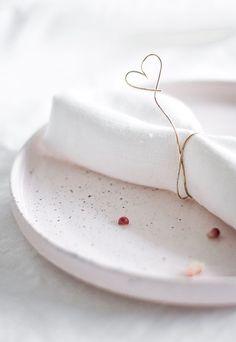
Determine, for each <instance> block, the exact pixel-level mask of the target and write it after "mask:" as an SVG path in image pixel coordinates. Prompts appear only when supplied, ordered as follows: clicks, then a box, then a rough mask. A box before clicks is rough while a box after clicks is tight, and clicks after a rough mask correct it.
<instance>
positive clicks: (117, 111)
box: [45, 89, 236, 228]
mask: <svg viewBox="0 0 236 342" xmlns="http://www.w3.org/2000/svg"><path fill="white" fill-rule="evenodd" d="M131 90H132V89H131ZM148 95H150V94H146V93H145V94H143V93H142V94H139V95H138V96H137V93H135V94H134V93H133V94H132V93H131V92H130V89H129V92H128V94H127V91H126V92H125V93H123V94H118V93H114V94H110V93H108V94H106V96H105V97H102V96H100V97H99V96H98V97H97V99H96V100H95V97H94V96H91V97H90V98H89V97H86V96H85V95H81V97H80V96H79V95H78V94H75V95H74V96H73V95H64V96H58V97H55V98H54V101H53V107H52V113H51V119H50V122H49V124H48V127H47V130H46V133H45V143H46V144H47V148H48V150H49V151H50V153H52V154H53V156H55V157H58V158H61V159H64V160H67V161H70V162H73V163H75V164H78V165H81V166H84V167H86V168H89V169H91V170H93V171H96V172H100V173H102V174H104V175H107V176H111V177H114V178H118V179H121V180H123V181H127V182H131V183H136V184H141V185H145V186H150V187H157V188H161V189H166V190H170V191H174V192H176V175H177V170H178V156H177V154H176V141H175V138H174V135H173V131H172V128H171V127H170V126H169V125H168V123H167V122H166V120H165V119H164V118H163V117H162V115H161V113H158V111H157V109H156V107H155V106H154V105H153V104H152V103H151V102H150V101H148V100H147V96H148ZM158 98H159V101H160V103H161V105H162V106H163V107H164V108H165V109H166V111H168V113H172V116H171V118H172V120H173V121H174V124H175V126H176V127H177V129H178V134H179V138H180V141H181V142H183V141H184V140H185V139H186V137H187V136H189V134H191V132H197V133H198V134H196V135H195V136H193V137H192V139H191V140H190V141H189V143H188V144H187V145H186V148H185V154H184V162H185V169H186V178H187V183H188V190H189V192H190V194H191V196H192V197H193V198H194V199H195V200H196V201H197V202H199V203H200V204H201V205H203V206H204V207H205V208H207V209H208V210H209V211H211V212H212V213H214V214H215V215H217V216H218V217H220V218H221V219H222V220H224V221H225V222H226V223H228V224H230V225H232V226H234V227H235V228H236V210H235V198H236V138H234V137H220V136H210V135H206V134H204V133H203V132H202V129H201V127H200V124H199V123H198V121H197V120H196V118H195V117H194V115H193V113H192V112H191V110H190V109H188V108H187V107H186V106H185V105H184V104H183V103H181V102H180V101H178V100H176V99H174V98H172V97H170V96H168V95H164V94H162V93H160V94H159V95H158ZM159 114H160V115H159Z"/></svg>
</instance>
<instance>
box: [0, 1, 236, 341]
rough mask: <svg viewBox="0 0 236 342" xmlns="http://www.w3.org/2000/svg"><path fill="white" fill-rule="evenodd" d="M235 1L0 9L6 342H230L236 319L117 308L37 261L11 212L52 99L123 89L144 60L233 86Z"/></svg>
mask: <svg viewBox="0 0 236 342" xmlns="http://www.w3.org/2000/svg"><path fill="white" fill-rule="evenodd" d="M235 14H236V7H235V4H234V1H229V0H226V1H224V2H222V1H218V0H206V1H204V2H203V1H202V2H200V1H194V0H191V1H189V0H188V1H187V0H185V1H183V0H182V1H181V0H179V1H176V2H174V1H171V0H166V1H157V0H152V1H151V0H150V1H135V0H130V1H124V0H121V1H119V2H115V1H111V0H109V1H108V0H100V1H95V0H94V1H72V0H64V1H60V0H59V1H53V0H22V1H10V0H8V1H0V52H1V53H0V90H1V96H0V199H1V201H0V341H4V342H5V341H24V342H27V341H30V342H34V341H37V342H38V341H64V340H65V339H66V340H67V341H68V342H72V341H77V340H78V339H79V340H80V341H120V340H121V339H123V340H125V341H143V340H144V339H145V340H147V341H149V340H150V341H153V340H157V339H159V340H161V341H173V340H179V341H192V342H195V341H205V340H208V339H214V341H216V342H217V341H224V342H227V341H234V340H235V335H236V328H235V326H236V324H235V323H236V309H234V308H227V309H220V310H218V309H214V310H213V309H211V310H208V309H198V310H196V309H185V308H173V307H165V306H162V305H154V304H150V303H143V302H139V301H134V300H129V299H125V298H121V297H118V296H115V295H112V294H108V293H105V292H103V291H100V290H97V289H95V288H93V287H91V286H88V285H85V284H84V283H82V282H79V281H76V280H74V279H73V278H72V277H70V276H67V275H66V274H64V273H63V272H61V271H59V270H58V269H56V268H55V267H54V266H52V265H51V264H49V263H48V262H47V261H46V260H44V259H43V258H42V257H40V256H39V255H38V254H37V253H36V252H35V251H34V250H33V249H32V248H31V246H30V245H29V244H28V243H27V242H26V241H25V239H24V237H23V236H22V234H21V233H20V231H19V229H18V227H17V225H16V223H15V222H14V219H13V217H12V214H11V212H10V206H9V202H10V196H9V188H8V181H9V172H10V168H11V165H12V161H13V158H14V156H15V155H16V151H17V150H18V149H19V148H20V147H21V146H22V144H23V143H24V142H25V140H26V139H27V138H29V137H30V135H31V134H32V133H33V132H34V131H35V130H36V129H37V128H39V127H40V126H41V125H42V124H44V123H45V122H47V120H48V118H49V113H50V102H51V97H52V95H53V94H55V93H58V92H62V91H63V89H67V88H68V87H77V88H78V89H83V88H84V87H88V88H90V89H95V90H96V89H98V88H103V87H105V86H107V85H108V84H111V83H113V82H116V81H115V80H117V79H118V78H119V77H120V75H123V74H124V72H125V71H127V69H128V70H129V69H130V68H133V67H134V66H135V65H137V63H138V62H139V61H140V59H141V58H142V57H143V56H144V55H146V54H147V53H148V52H158V53H159V54H160V55H161V56H162V58H163V60H165V79H166V80H170V79H171V80H176V79H222V80H226V79H227V80H235V79H236V34H235V32H236V21H235Z"/></svg>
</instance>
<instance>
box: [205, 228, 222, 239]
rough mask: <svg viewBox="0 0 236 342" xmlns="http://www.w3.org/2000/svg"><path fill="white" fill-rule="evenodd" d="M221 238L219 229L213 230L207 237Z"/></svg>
mask: <svg viewBox="0 0 236 342" xmlns="http://www.w3.org/2000/svg"><path fill="white" fill-rule="evenodd" d="M219 236H220V230H219V228H212V229H211V230H210V231H209V232H208V233H207V237H208V238H209V239H217V238H218V237H219Z"/></svg>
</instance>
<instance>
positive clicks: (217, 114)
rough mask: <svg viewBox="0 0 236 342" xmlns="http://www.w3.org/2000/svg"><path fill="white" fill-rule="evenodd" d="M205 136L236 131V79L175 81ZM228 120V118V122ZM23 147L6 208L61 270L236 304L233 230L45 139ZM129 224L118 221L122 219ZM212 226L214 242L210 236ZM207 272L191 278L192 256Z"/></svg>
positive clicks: (120, 288)
mask: <svg viewBox="0 0 236 342" xmlns="http://www.w3.org/2000/svg"><path fill="white" fill-rule="evenodd" d="M165 89H167V91H169V93H171V94H173V95H175V96H178V97H179V98H181V99H183V100H184V101H186V102H187V103H188V104H189V105H190V106H191V107H192V108H193V110H194V111H195V112H196V115H198V117H199V120H200V121H201V122H202V124H203V126H204V127H205V129H206V131H207V132H210V133H221V134H231V135H232V134H234V135H235V132H236V115H235V103H236V102H235V101H236V100H235V93H236V84H235V83H226V82H195V83H194V82H191V83H190V82H185V83H172V84H169V85H167V86H166V87H165ZM229 123H230V124H229ZM43 133H44V129H42V130H40V131H39V132H38V133H37V134H35V135H34V136H33V137H32V138H31V139H30V140H29V141H28V143H27V144H26V145H25V146H24V147H23V149H22V150H21V151H20V152H19V154H18V156H17V158H16V160H15V163H14V166H13V169H12V174H11V192H12V198H13V200H12V207H13V213H14V215H15V218H16V220H17V222H18V224H19V226H20V228H21V230H22V232H23V233H24V235H25V236H26V238H27V239H28V240H29V242H30V243H31V244H32V245H33V246H34V247H35V248H36V249H37V250H38V252H39V253H40V254H42V255H43V256H44V257H45V258H47V259H48V260H50V261H51V262H52V263H54V264H55V265H57V266H58V267H60V268H62V269H63V270H65V271H66V272H68V273H70V274H72V275H74V276H76V277H78V278H80V279H82V280H84V281H86V282H89V283H91V284H94V285H96V286H99V287H101V288H104V289H107V290H110V291H113V292H116V293H120V294H124V295H128V296H132V297H137V298H141V299H146V300H151V301H161V302H167V303H173V304H182V305H231V304H236V232H235V231H234V230H233V229H232V228H230V227H228V226H227V225H225V224H224V223H223V222H222V221H220V220H219V219H218V218H217V217H215V216H213V215H211V214H210V213H209V212H207V210H205V209H203V208H202V207H201V206H199V205H198V204H197V203H195V202H194V201H193V200H187V201H181V200H179V199H178V198H177V196H176V195H175V194H172V193H169V192H167V191H161V190H157V189H151V188H146V187H141V186H135V185H131V184H127V183H124V182H121V181H118V180H114V179H110V178H107V177H104V176H102V175H99V174H96V173H93V172H91V171H89V170H85V169H82V168H79V167H77V166H74V165H71V164H67V163H65V162H62V161H58V160H56V159H52V158H50V157H47V156H46V155H45V153H44V149H43V144H42V135H43ZM123 215H125V216H128V217H129V219H130V224H129V225H128V226H119V225H118V224H117V220H118V218H119V217H120V216H123ZM214 226H217V227H219V228H220V229H221V232H222V235H221V237H220V239H218V240H209V239H208V238H207V236H206V234H207V232H208V231H209V229H210V228H211V227H214ZM195 260H198V261H201V262H203V263H204V264H205V271H204V272H203V273H202V274H201V275H199V276H196V277H195V278H191V279H189V278H187V277H186V276H185V275H184V271H185V269H186V267H188V265H189V264H190V263H191V262H193V261H195Z"/></svg>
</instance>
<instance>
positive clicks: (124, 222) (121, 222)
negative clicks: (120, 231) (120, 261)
mask: <svg viewBox="0 0 236 342" xmlns="http://www.w3.org/2000/svg"><path fill="white" fill-rule="evenodd" d="M118 224H119V225H120V226H124V225H127V224H129V219H128V217H126V216H122V217H120V218H119V220H118Z"/></svg>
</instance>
